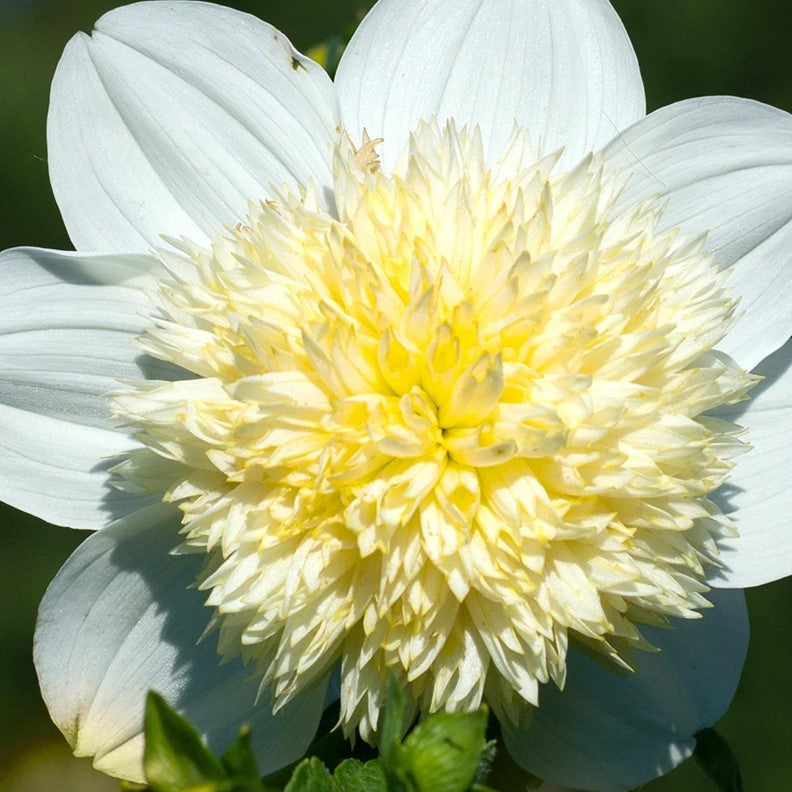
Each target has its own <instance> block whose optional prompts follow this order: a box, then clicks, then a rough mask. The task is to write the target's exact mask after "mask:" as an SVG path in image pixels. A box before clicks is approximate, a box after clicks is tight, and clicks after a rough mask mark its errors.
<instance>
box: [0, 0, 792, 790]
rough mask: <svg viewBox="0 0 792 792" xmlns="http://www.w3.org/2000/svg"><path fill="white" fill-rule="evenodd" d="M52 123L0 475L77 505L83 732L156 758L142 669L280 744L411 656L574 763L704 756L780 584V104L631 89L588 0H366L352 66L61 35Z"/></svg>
mask: <svg viewBox="0 0 792 792" xmlns="http://www.w3.org/2000/svg"><path fill="white" fill-rule="evenodd" d="M48 139H49V142H48V145H49V168H50V176H51V181H52V186H53V190H54V193H55V197H56V199H57V201H58V205H59V207H60V210H61V212H62V215H63V219H64V222H65V224H66V227H67V229H68V231H69V234H70V237H71V239H72V241H73V243H74V246H75V248H76V251H77V252H57V251H51V250H42V249H34V248H20V249H15V250H9V251H5V252H4V253H3V254H2V259H3V261H2V268H0V292H1V293H2V299H3V306H4V308H3V311H2V314H0V326H1V327H2V359H3V364H4V365H3V368H2V371H0V380H1V382H0V420H2V427H3V429H2V431H3V436H4V440H3V444H2V449H1V450H0V468H1V469H2V479H1V480H0V497H2V499H4V500H5V501H7V502H8V503H10V504H12V505H13V506H16V507H18V508H20V509H24V510H26V511H28V512H30V513H32V514H35V515H37V516H38V517H41V518H43V519H45V520H48V521H50V522H53V523H57V524H61V525H66V526H70V527H74V528H82V529H89V530H93V531H95V533H93V534H92V535H90V536H89V537H88V538H87V539H86V541H85V542H84V543H83V544H82V545H81V546H80V547H79V548H78V549H77V550H76V552H75V553H74V554H73V556H72V557H71V558H70V559H69V560H68V561H67V563H66V564H65V566H64V567H63V569H62V570H61V571H60V572H59V573H58V575H57V577H56V578H55V580H54V581H53V582H52V584H51V586H50V587H49V589H48V591H47V593H46V595H45V597H44V600H43V602H42V605H41V609H40V617H39V622H38V626H37V632H36V642H35V662H36V667H37V670H38V674H39V679H40V683H41V689H42V693H43V696H44V700H45V702H46V703H47V706H48V708H49V711H50V713H51V716H52V718H53V720H54V721H55V723H56V724H57V725H58V727H59V728H60V729H61V730H62V731H63V733H64V734H65V736H66V738H67V739H68V741H69V742H70V744H71V746H72V747H73V749H74V751H75V753H77V754H78V755H81V756H92V757H94V762H95V765H96V767H98V768H99V769H100V770H103V771H105V772H107V773H110V774H113V775H117V776H121V777H123V778H127V779H131V780H140V779H141V777H142V769H141V756H142V735H141V725H142V724H141V713H142V708H143V703H144V695H145V692H146V691H147V690H148V689H152V688H153V689H155V690H158V691H159V692H161V693H162V694H163V695H164V696H166V698H167V699H168V700H169V701H170V702H171V703H172V704H173V705H174V706H175V707H176V708H178V709H179V710H180V711H182V712H183V713H185V714H186V715H187V716H188V717H189V718H190V719H191V720H192V721H193V722H195V723H196V724H197V725H198V726H199V728H200V729H201V730H202V731H203V733H204V734H205V736H206V739H207V740H208V742H209V744H210V745H211V746H213V747H216V748H218V749H222V748H223V747H224V746H225V745H227V744H228V743H229V742H230V741H231V740H232V738H233V736H234V734H235V732H236V730H237V728H238V726H239V725H240V724H241V723H242V722H250V723H251V724H252V726H253V735H254V739H255V741H256V749H257V751H258V758H259V760H260V762H261V767H262V769H263V770H265V771H266V770H273V769H276V768H278V767H280V766H282V765H284V764H286V763H288V762H290V761H292V760H294V759H297V758H299V757H300V756H301V755H302V754H303V753H304V752H305V750H306V749H307V747H308V745H309V743H310V742H311V740H312V738H313V736H314V734H315V731H316V729H317V725H318V723H319V719H320V716H321V714H322V712H323V710H324V708H325V707H327V706H329V705H331V704H334V703H335V702H336V701H338V712H339V715H338V718H339V727H340V728H341V729H343V731H344V733H345V734H347V735H352V734H355V733H357V734H360V735H361V737H362V738H363V739H365V740H368V741H370V742H373V741H375V740H376V734H377V729H378V725H379V723H380V719H381V713H382V708H383V705H384V701H385V694H386V690H387V680H388V677H389V676H390V675H393V676H394V677H395V678H396V680H397V681H398V682H399V684H400V686H401V687H402V688H403V690H404V692H405V695H406V696H407V698H408V701H409V702H410V707H411V712H412V714H413V715H415V716H421V715H423V714H426V713H429V712H433V711H437V710H449V711H459V710H471V709H475V708H477V707H479V706H480V704H481V703H482V702H485V703H487V704H488V705H489V707H490V708H491V709H492V711H493V712H494V713H495V715H496V716H497V717H498V718H499V720H500V722H501V726H502V729H503V734H504V740H505V743H506V745H507V747H508V749H509V751H510V752H511V754H512V755H513V757H514V758H515V759H516V760H517V761H518V762H519V763H520V764H521V765H523V766H524V767H525V768H527V769H528V770H529V771H530V772H532V773H534V774H535V775H537V776H539V777H540V778H543V779H546V780H548V781H549V782H552V783H555V784H561V785H566V786H570V787H575V788H582V789H590V790H623V789H627V788H631V787H634V786H637V785H639V784H642V783H644V782H646V781H647V780H649V779H651V778H652V777H654V776H656V775H658V774H661V773H663V772H666V771H668V770H669V769H671V768H672V767H673V766H674V765H675V764H677V763H678V762H679V761H681V760H682V759H683V758H685V757H686V756H688V755H689V754H690V752H691V750H692V746H693V738H692V735H693V734H694V733H695V732H696V731H698V730H699V729H701V728H702V727H704V726H708V725H711V724H712V723H713V722H714V721H715V720H716V719H717V718H718V717H719V716H720V715H721V714H722V713H723V712H724V710H725V708H726V707H727V705H728V703H729V701H730V700H731V698H732V695H733V693H734V690H735V687H736V684H737V680H738V678H739V675H740V670H741V667H742V664H743V660H744V655H745V650H746V644H747V639H748V625H747V619H746V613H745V606H744V599H743V595H742V593H741V592H740V590H739V589H740V588H742V587H745V586H752V585H756V584H761V583H764V582H766V581H769V580H772V579H775V578H779V577H782V576H785V575H787V574H789V573H790V572H791V571H792V531H790V530H789V525H788V517H787V516H786V515H788V514H789V511H790V508H791V507H792V504H791V503H790V488H789V486H788V484H787V482H786V478H787V475H786V474H788V471H789V458H790V451H789V444H788V442H786V440H785V438H784V433H783V430H782V426H784V425H786V426H787V427H788V423H784V422H788V420H789V412H790V394H789V383H790V375H789V372H788V368H787V364H788V360H789V350H790V347H789V346H788V345H787V346H785V344H786V342H787V339H788V338H789V335H790V329H791V328H792V298H790V292H789V272H790V269H791V263H792V261H791V259H792V225H790V220H791V219H792V200H790V194H789V189H788V185H789V180H790V176H791V175H792V118H791V117H790V116H789V115H787V114H786V113H784V112H781V111H779V110H776V109H773V108H771V107H767V106H765V105H762V104H759V103H756V102H752V101H747V100H743V99H736V98H728V97H713V98H706V99H693V100H689V101H684V102H680V103H679V104H675V105H672V106H669V107H666V108H663V109H661V110H659V111H657V112H653V113H651V114H649V115H648V116H647V115H645V105H644V94H643V86H642V83H641V78H640V74H639V70H638V66H637V62H636V58H635V55H634V53H633V50H632V47H631V45H630V42H629V40H628V38H627V35H626V33H625V31H624V28H623V27H622V25H621V23H620V21H619V19H618V17H617V16H616V14H615V12H614V11H613V9H612V8H611V6H610V5H609V4H608V3H607V2H606V0H508V1H505V0H475V2H474V0H380V1H379V2H378V3H377V4H376V5H375V6H374V8H373V9H372V10H371V12H370V13H369V14H368V16H367V17H366V18H365V19H364V20H363V22H362V23H361V25H360V27H359V29H358V30H357V32H356V33H355V35H354V37H353V39H352V41H351V43H350V45H349V47H348V48H347V50H346V52H345V53H344V56H343V59H342V61H341V63H340V67H339V69H338V74H337V77H336V80H335V83H333V82H332V81H331V80H330V78H329V77H328V76H327V75H326V73H325V72H324V71H323V70H322V69H321V67H319V66H318V65H317V64H316V63H314V62H312V61H311V60H309V59H308V58H306V57H304V56H303V55H301V54H300V53H298V52H296V51H295V50H294V49H293V48H292V46H291V45H290V43H289V42H288V41H287V39H286V38H285V37H284V36H283V35H282V34H281V33H279V32H278V31H277V30H275V29H274V28H272V27H271V26H270V25H268V24H266V23H265V22H262V21H260V20H258V19H255V18H254V17H251V16H249V15H246V14H243V13H239V12H236V11H233V10H230V9H228V8H223V7H219V6H215V5H211V4H207V3H199V2H180V1H178V0H168V2H142V3H138V4H135V5H130V6H126V7H123V8H119V9H117V10H115V11H113V12H111V13H109V14H107V15H105V16H104V17H102V18H101V19H100V20H99V22H97V24H96V29H95V30H94V32H93V34H92V35H91V36H87V35H83V34H80V35H77V36H76V37H75V38H73V39H72V40H71V41H70V42H69V44H68V46H67V48H66V50H65V52H64V54H63V57H62V59H61V61H60V64H59V66H58V69H57V72H56V74H55V78H54V82H53V86H52V97H51V106H50V114H49V120H48Z"/></svg>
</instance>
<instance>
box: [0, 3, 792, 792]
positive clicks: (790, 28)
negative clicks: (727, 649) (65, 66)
mask: <svg viewBox="0 0 792 792" xmlns="http://www.w3.org/2000/svg"><path fill="white" fill-rule="evenodd" d="M117 4H118V3H117V2H113V0H72V2H68V3H63V2H61V1H60V0H28V2H25V0H0V141H2V146H0V184H1V185H2V191H0V201H2V202H3V206H2V214H0V218H2V219H0V248H6V247H11V246H14V245H20V244H36V245H41V246H47V247H55V248H69V247H70V245H69V240H68V238H67V236H66V233H65V231H64V229H63V226H62V224H61V221H60V217H59V215H58V211H57V208H56V206H55V203H54V201H53V199H52V195H51V193H50V189H49V185H48V181H47V166H46V157H47V153H46V145H45V139H44V128H45V117H46V110H47V95H48V91H49V83H50V79H51V77H52V74H53V71H54V69H55V65H56V63H57V60H58V57H59V55H60V52H61V51H62V49H63V46H64V45H65V43H66V41H67V40H68V39H69V37H70V36H71V35H72V34H73V33H74V32H75V31H77V30H80V29H81V30H85V31H88V30H90V29H91V26H92V24H93V22H94V21H95V19H96V18H97V17H98V16H100V15H101V14H102V13H103V12H105V11H107V10H109V9H111V8H113V7H114V6H115V5H117ZM226 5H229V6H233V7H236V8H241V9H244V10H248V11H252V12H254V13H257V14H258V15H259V16H261V17H263V18H265V19H267V20H268V21H269V22H272V23H273V24H274V25H276V26H277V27H279V28H281V29H282V30H283V31H285V32H286V33H287V34H288V35H289V37H290V38H291V39H292V41H293V42H294V44H295V46H297V47H298V48H301V49H305V48H307V47H309V46H311V45H312V44H314V43H316V42H318V41H320V40H322V39H324V38H326V37H327V36H329V35H331V34H333V33H336V32H341V31H342V30H343V29H344V28H347V27H348V26H349V25H350V23H352V21H353V20H354V18H355V14H356V13H357V12H359V11H360V10H361V9H362V8H363V7H365V5H366V3H365V2H364V1H363V0H361V2H356V0H332V1H331V0H290V1H289V0H269V2H258V3H256V2H227V3H226ZM614 5H615V6H616V8H617V10H618V11H619V13H620V14H621V15H622V18H623V20H624V22H625V25H626V27H627V30H628V32H629V33H630V36H631V38H632V40H633V43H634V45H635V48H636V50H637V52H638V57H639V60H640V62H641V67H642V71H643V75H644V82H645V83H646V89H647V96H648V103H649V109H650V110H651V109H654V108H656V107H660V106H661V105H664V104H668V103H669V102H672V101H675V100H678V99H683V98H686V97H691V96H698V95H704V94H736V95H740V96H747V97H751V98H754V99H759V100H761V101H765V102H768V103H770V104H774V105H776V106H778V107H782V108H784V109H786V110H790V111H792V79H790V49H789V42H790V40H792V6H790V4H789V3H788V0H754V1H753V2H750V3H749V2H745V1H742V2H740V1H739V0H663V2H660V0H651V1H650V0H620V2H614ZM790 200H791V201H792V185H790ZM785 518H786V519H787V520H788V515H785ZM0 524H2V528H1V529H0V531H2V539H3V544H2V551H1V552H0V788H2V789H3V790H5V789H7V785H6V783H5V782H4V781H3V779H4V769H9V768H11V767H12V766H13V765H14V764H16V763H18V761H19V759H20V757H21V756H22V755H23V754H24V753H25V752H26V751H28V750H29V749H30V747H31V746H34V745H40V744H44V743H47V742H48V741H52V740H60V738H59V735H58V734H57V731H56V730H55V728H54V727H53V726H52V725H51V724H50V722H49V719H48V717H47V715H46V712H45V710H44V707H43V705H42V703H41V701H40V699H39V696H38V691H37V687H36V680H35V675H34V672H33V666H32V661H31V657H30V651H31V650H30V647H31V640H32V633H33V624H34V619H35V612H36V605H37V602H38V600H39V599H40V597H41V595H42V593H43V591H44V589H45V587H46V585H47V582H48V581H49V579H50V578H51V577H52V576H53V575H54V573H55V572H56V571H57V569H58V567H59V566H60V564H61V563H62V562H63V561H64V559H65V558H66V557H67V555H68V554H69V552H70V551H71V550H72V549H73V548H74V547H75V546H76V545H77V544H78V543H79V541H80V540H81V539H82V538H83V535H82V534H80V533H79V532H72V531H69V530H67V529H59V528H52V527H50V526H47V525H44V524H42V523H40V522H38V521H36V520H34V519H31V518H29V517H27V516H25V515H22V514H20V513H18V512H14V511H13V510H11V509H7V508H3V507H0ZM748 601H749V606H750V610H751V622H752V632H753V635H752V640H751V649H750V653H749V657H748V663H747V665H746V667H745V672H744V674H743V679H742V683H741V686H740V690H739V692H738V694H737V697H736V699H735V700H734V703H733V705H732V707H731V710H730V711H729V713H728V714H727V715H726V717H725V718H724V719H723V721H722V722H721V724H720V729H721V731H722V733H723V734H724V735H726V737H727V738H728V739H729V740H730V742H731V743H732V746H733V747H734V749H735V750H736V752H737V754H738V755H739V757H740V760H741V764H742V769H743V775H744V780H745V785H746V790H747V791H748V792H779V791H780V790H785V789H790V788H792V781H791V780H790V779H792V715H791V714H790V704H791V703H792V630H790V616H789V614H790V603H792V581H790V580H787V581H783V582H779V583H775V584H772V585H769V586H765V587H763V588H761V589H756V590H753V591H750V592H748ZM70 761H71V760H70ZM59 772H63V771H59ZM62 778H64V779H65V776H62ZM9 783H10V782H9ZM42 784H44V785H42ZM16 788H17V787H14V789H16ZM20 788H21V787H20ZM31 788H33V787H31ZM36 788H37V790H38V792H61V784H60V783H58V782H53V784H52V786H51V787H50V786H49V785H48V784H45V782H40V784H39V786H38V787H36ZM70 788H71V787H70ZM75 788H76V787H75ZM110 788H112V785H111V787H110ZM26 789H27V787H26ZM664 790H665V792H669V791H670V790H674V791H675V792H688V790H689V791H690V792H711V790H714V786H713V785H712V784H711V783H710V782H709V781H708V780H707V779H705V778H704V777H703V776H702V774H701V773H700V771H698V769H697V768H696V767H695V765H694V764H693V763H692V762H688V763H686V764H685V765H683V766H682V767H681V768H680V769H678V770H677V771H675V772H674V773H673V774H672V775H670V776H669V777H667V778H665V779H662V780H660V781H658V782H655V783H653V784H650V785H649V787H647V792H663V791H664ZM503 792H512V791H511V790H503Z"/></svg>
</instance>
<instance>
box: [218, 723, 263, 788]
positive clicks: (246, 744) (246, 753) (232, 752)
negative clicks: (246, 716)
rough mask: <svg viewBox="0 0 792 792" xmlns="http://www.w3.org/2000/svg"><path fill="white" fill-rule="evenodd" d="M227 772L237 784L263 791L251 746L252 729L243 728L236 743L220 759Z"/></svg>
mask: <svg viewBox="0 0 792 792" xmlns="http://www.w3.org/2000/svg"><path fill="white" fill-rule="evenodd" d="M220 761H221V762H222V764H223V767H224V768H225V770H226V772H227V773H228V775H229V776H231V777H232V778H233V779H234V780H235V781H236V782H237V783H242V782H245V783H247V784H249V785H250V786H251V787H252V788H253V789H256V790H258V789H261V780H260V778H259V771H258V767H257V766H256V757H255V756H254V754H253V748H252V746H251V744H250V727H249V726H243V727H242V728H241V729H240V731H239V736H238V737H237V740H236V742H235V743H234V744H233V745H232V746H231V747H230V748H229V749H228V750H227V751H226V752H225V753H224V754H223V755H222V756H221V757H220Z"/></svg>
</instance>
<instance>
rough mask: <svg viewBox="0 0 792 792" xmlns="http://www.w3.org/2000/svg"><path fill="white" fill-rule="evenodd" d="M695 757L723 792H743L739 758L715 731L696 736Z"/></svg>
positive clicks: (705, 730) (704, 730) (706, 730)
mask: <svg viewBox="0 0 792 792" xmlns="http://www.w3.org/2000/svg"><path fill="white" fill-rule="evenodd" d="M693 755H694V756H695V757H696V761H697V762H698V763H699V765H700V766H701V768H702V769H703V770H704V772H705V773H706V774H707V775H708V776H709V777H710V778H711V779H712V780H713V781H714V782H715V783H716V784H717V785H718V787H719V788H720V789H721V792H743V784H742V778H741V777H740V767H739V764H738V762H737V757H736V756H735V755H734V752H733V751H732V749H731V748H730V747H729V744H728V743H727V742H726V740H724V739H723V737H721V735H720V734H718V732H716V731H715V729H702V730H701V731H700V732H699V733H698V734H696V750H695V753H694V754H693Z"/></svg>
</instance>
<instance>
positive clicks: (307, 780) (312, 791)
mask: <svg viewBox="0 0 792 792" xmlns="http://www.w3.org/2000/svg"><path fill="white" fill-rule="evenodd" d="M283 792H334V789H333V780H332V778H331V777H330V773H328V772H327V768H326V767H325V766H324V765H323V764H322V762H321V760H320V759H317V758H316V757H315V756H314V757H311V758H310V759H305V760H304V761H302V762H300V764H298V765H297V767H296V768H295V770H294V773H293V775H292V777H291V780H290V781H289V783H288V784H287V785H286V788H285V789H284V790H283Z"/></svg>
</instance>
